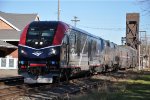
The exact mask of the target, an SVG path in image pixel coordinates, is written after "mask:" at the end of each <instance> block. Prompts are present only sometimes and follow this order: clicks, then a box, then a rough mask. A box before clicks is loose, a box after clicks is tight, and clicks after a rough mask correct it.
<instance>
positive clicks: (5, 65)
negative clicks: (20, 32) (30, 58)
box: [0, 58, 18, 69]
mask: <svg viewBox="0 0 150 100" xmlns="http://www.w3.org/2000/svg"><path fill="white" fill-rule="evenodd" d="M17 68H18V58H0V69H17Z"/></svg>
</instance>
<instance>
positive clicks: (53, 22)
mask: <svg viewBox="0 0 150 100" xmlns="http://www.w3.org/2000/svg"><path fill="white" fill-rule="evenodd" d="M37 23H40V26H43V25H48V26H49V25H53V26H55V25H56V26H57V25H58V24H62V25H63V26H64V27H65V28H66V30H67V29H69V28H70V29H73V30H76V31H79V32H82V33H84V34H86V35H89V36H91V37H93V38H96V39H101V40H104V41H106V40H105V39H103V38H101V37H99V36H96V35H93V34H91V33H89V32H87V31H85V30H82V29H80V28H77V27H74V26H72V25H69V24H67V23H64V22H62V21H33V22H32V23H30V26H32V25H36V24H37ZM109 42H110V41H109ZM112 43H113V42H112ZM114 44H115V43H114Z"/></svg>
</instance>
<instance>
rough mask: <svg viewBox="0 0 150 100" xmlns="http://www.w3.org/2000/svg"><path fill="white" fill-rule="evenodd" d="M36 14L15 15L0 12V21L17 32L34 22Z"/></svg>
mask: <svg viewBox="0 0 150 100" xmlns="http://www.w3.org/2000/svg"><path fill="white" fill-rule="evenodd" d="M36 17H37V14H16V13H5V12H2V11H0V19H1V20H3V21H4V22H6V23H7V24H9V25H10V26H11V27H13V28H14V29H16V30H17V31H20V30H23V28H24V27H25V26H26V25H27V24H29V23H30V22H31V21H34V20H35V19H36Z"/></svg>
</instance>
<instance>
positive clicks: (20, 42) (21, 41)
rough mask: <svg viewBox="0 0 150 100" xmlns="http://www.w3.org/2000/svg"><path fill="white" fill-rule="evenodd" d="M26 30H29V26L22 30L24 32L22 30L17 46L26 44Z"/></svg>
mask: <svg viewBox="0 0 150 100" xmlns="http://www.w3.org/2000/svg"><path fill="white" fill-rule="evenodd" d="M28 28H29V25H27V26H26V27H25V28H24V30H23V32H22V34H21V36H20V41H19V44H21V45H25V44H26V36H27V31H28Z"/></svg>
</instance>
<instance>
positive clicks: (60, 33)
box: [53, 22, 68, 45]
mask: <svg viewBox="0 0 150 100" xmlns="http://www.w3.org/2000/svg"><path fill="white" fill-rule="evenodd" d="M67 29H68V26H67V25H66V24H65V23H62V22H59V23H58V26H57V30H56V34H55V36H54V40H53V45H60V44H61V42H62V39H63V37H64V35H65V34H64V33H65V32H66V30H67Z"/></svg>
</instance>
